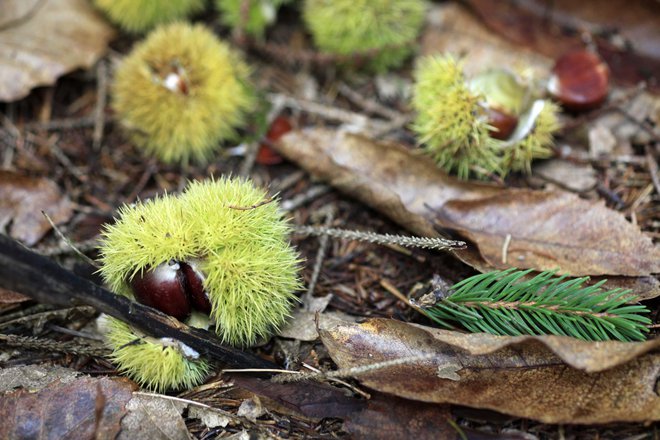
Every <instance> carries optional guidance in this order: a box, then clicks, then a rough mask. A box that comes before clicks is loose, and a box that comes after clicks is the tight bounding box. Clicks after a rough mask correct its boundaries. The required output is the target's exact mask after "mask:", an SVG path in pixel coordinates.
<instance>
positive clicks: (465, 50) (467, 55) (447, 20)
mask: <svg viewBox="0 0 660 440" xmlns="http://www.w3.org/2000/svg"><path fill="white" fill-rule="evenodd" d="M427 22H428V25H427V26H426V28H425V29H424V33H423V34H422V38H421V46H422V48H421V54H422V55H430V54H437V53H442V52H451V53H454V54H456V55H459V56H460V57H461V60H462V62H463V68H464V70H465V73H466V74H467V75H468V76H473V75H476V74H478V73H480V72H482V71H484V70H486V69H489V68H501V67H504V66H508V67H512V68H516V69H529V68H532V69H533V70H534V71H535V73H536V74H537V75H540V76H543V74H544V73H546V72H548V71H549V70H550V68H551V67H552V59H551V58H548V57H546V56H545V55H542V54H539V53H537V52H534V51H533V50H531V49H529V48H526V47H524V45H519V44H514V43H511V42H509V41H508V40H506V39H505V38H502V37H500V36H499V35H498V34H497V33H496V32H494V31H491V30H489V29H488V28H486V27H485V26H484V25H483V23H482V22H481V21H480V20H479V19H478V18H476V17H475V16H474V15H473V14H470V12H469V11H468V10H467V9H466V8H464V7H463V6H461V5H459V4H457V3H453V2H447V3H442V4H439V5H438V4H435V5H433V6H432V7H431V8H430V9H429V12H428V15H427Z"/></svg>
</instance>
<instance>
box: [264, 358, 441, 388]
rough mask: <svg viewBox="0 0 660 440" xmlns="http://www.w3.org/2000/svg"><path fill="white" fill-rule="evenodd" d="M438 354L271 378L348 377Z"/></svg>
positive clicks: (290, 379) (288, 380)
mask: <svg viewBox="0 0 660 440" xmlns="http://www.w3.org/2000/svg"><path fill="white" fill-rule="evenodd" d="M437 356H438V355H437V353H426V354H422V355H418V356H408V357H403V358H396V359H390V360H387V361H382V362H375V363H373V364H367V365H360V366H357V367H352V368H342V369H339V370H335V371H328V372H323V371H319V372H317V373H301V374H299V375H295V376H292V375H288V374H280V375H277V376H275V377H273V378H272V379H271V380H272V381H273V382H275V383H287V382H300V381H303V380H324V379H330V378H346V377H355V376H362V375H365V374H370V373H373V372H374V371H378V370H382V369H384V368H389V367H396V366H398V365H406V364H411V363H415V362H419V361H425V360H429V359H433V358H435V357H437Z"/></svg>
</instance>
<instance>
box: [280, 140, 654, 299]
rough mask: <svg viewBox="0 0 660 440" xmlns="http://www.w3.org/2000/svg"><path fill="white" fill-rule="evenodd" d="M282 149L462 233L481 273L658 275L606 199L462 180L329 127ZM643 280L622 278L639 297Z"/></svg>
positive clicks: (324, 173) (350, 186)
mask: <svg viewBox="0 0 660 440" xmlns="http://www.w3.org/2000/svg"><path fill="white" fill-rule="evenodd" d="M276 148H277V149H278V151H279V152H280V153H281V154H283V155H284V156H285V157H287V158H289V159H290V160H292V161H294V162H296V163H298V164H299V165H300V166H301V167H302V168H305V169H306V170H308V171H309V172H311V173H312V174H314V175H315V176H317V177H319V178H321V179H323V180H326V181H328V182H329V183H331V184H332V185H333V186H335V187H337V188H339V189H340V190H342V191H345V192H347V193H348V194H351V195H353V196H354V197H356V198H358V199H360V200H362V201H363V202H365V203H367V204H368V205H370V206H372V207H373V208H375V209H378V210H380V211H381V212H382V213H383V214H385V215H387V216H388V217H390V218H391V219H393V220H394V221H396V222H397V223H399V224H401V225H402V226H404V227H406V228H408V229H410V230H411V231H413V232H415V233H417V234H420V235H425V236H434V235H437V231H436V228H438V227H440V228H446V229H451V230H453V231H456V232H459V233H461V234H463V236H464V237H465V238H468V239H471V240H473V241H474V244H475V245H476V249H474V248H471V249H467V250H465V251H456V255H458V256H459V257H460V258H461V259H463V260H464V261H466V262H467V263H468V264H471V265H472V266H474V267H476V268H478V269H479V270H482V271H484V270H492V269H496V268H507V267H511V266H515V267H519V268H535V269H541V270H545V269H556V268H559V269H560V271H561V272H563V273H566V274H569V275H573V276H577V275H626V276H634V277H644V276H647V275H650V274H651V273H656V272H660V249H659V248H658V246H655V245H654V244H653V242H652V241H651V239H650V238H648V237H647V236H645V235H644V234H643V233H641V232H640V230H639V228H638V227H636V226H634V225H632V224H630V223H629V222H627V221H626V220H625V218H624V217H623V216H622V215H621V214H620V213H618V212H616V211H613V210H610V209H608V208H606V207H605V206H604V205H603V204H602V203H600V202H593V201H588V200H583V199H580V198H579V197H577V196H575V195H573V194H571V193H564V192H549V191H534V190H528V189H513V188H501V187H496V186H493V185H487V184H484V183H477V182H466V181H459V180H457V179H455V178H453V177H450V176H448V175H447V174H445V173H444V172H443V171H441V170H440V169H439V168H438V167H437V166H436V165H435V164H434V163H433V162H432V160H430V159H429V158H428V157H426V156H425V155H423V154H421V151H419V150H416V151H412V150H410V149H408V148H406V147H404V146H402V145H399V144H395V143H386V142H375V141H372V140H370V139H367V138H365V137H363V136H360V135H355V134H350V133H346V132H342V131H336V130H330V129H323V128H314V129H308V130H304V131H294V132H290V133H288V134H287V135H285V136H284V137H283V138H282V139H281V140H280V141H279V142H278V144H277V145H276ZM507 237H510V238H507ZM507 241H508V248H507V247H506V246H505V245H504V244H505V242H507ZM641 281H642V280H640V279H639V278H630V279H627V280H622V279H619V280H618V282H619V285H629V286H631V287H639V288H640V289H641V291H640V290H636V293H637V294H638V295H641V296H643V297H646V298H649V297H653V296H657V295H658V294H660V293H659V292H658V290H659V289H658V284H657V281H656V280H654V279H653V278H652V277H646V278H644V279H643V282H641ZM644 286H645V287H644ZM644 289H650V290H644Z"/></svg>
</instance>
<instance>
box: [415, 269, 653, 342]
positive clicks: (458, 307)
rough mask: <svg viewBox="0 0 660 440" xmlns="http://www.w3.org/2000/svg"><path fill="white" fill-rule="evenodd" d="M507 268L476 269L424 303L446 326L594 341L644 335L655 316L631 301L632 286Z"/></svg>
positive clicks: (426, 310) (436, 291)
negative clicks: (608, 287) (478, 271)
mask: <svg viewBox="0 0 660 440" xmlns="http://www.w3.org/2000/svg"><path fill="white" fill-rule="evenodd" d="M530 272H532V270H525V271H521V270H516V269H507V270H504V271H494V272H488V273H484V274H479V275H475V276H473V277H470V278H467V279H465V280H463V281H461V282H459V283H457V284H455V285H454V286H452V287H451V288H449V289H442V288H439V289H434V292H433V294H434V296H435V298H434V304H432V305H428V306H421V310H422V311H423V312H424V313H425V314H426V315H427V316H428V317H429V318H430V319H432V320H433V321H435V322H436V323H438V324H439V325H441V326H443V327H446V328H453V326H452V325H451V324H450V322H455V323H459V324H460V325H462V326H463V327H465V328H466V329H468V330H469V331H471V332H486V333H492V334H496V335H510V336H518V335H530V334H531V335H546V334H550V335H563V336H572V337H575V338H578V339H584V340H590V341H605V340H611V339H616V340H620V341H642V340H644V339H645V335H644V334H645V333H647V332H648V328H647V325H649V324H651V320H650V319H649V318H647V317H646V316H643V314H646V313H648V312H649V310H648V309H647V308H646V306H643V305H636V304H629V302H630V301H631V300H633V299H634V298H631V295H630V292H631V291H630V290H625V289H620V288H617V289H612V290H605V289H603V288H602V286H603V285H604V284H605V280H603V281H600V282H598V283H596V284H594V285H591V286H585V282H586V281H587V280H588V279H589V278H588V277H582V278H575V279H569V278H567V277H566V276H565V275H563V276H555V272H554V271H546V272H542V273H539V274H538V275H536V276H535V277H533V278H532V279H529V280H525V279H524V277H525V276H526V275H528V274H529V273H530Z"/></svg>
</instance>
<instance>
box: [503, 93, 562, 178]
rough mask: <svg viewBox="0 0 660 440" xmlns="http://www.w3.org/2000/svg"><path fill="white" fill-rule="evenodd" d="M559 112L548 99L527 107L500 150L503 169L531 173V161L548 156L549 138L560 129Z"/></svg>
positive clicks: (549, 149) (550, 149)
mask: <svg viewBox="0 0 660 440" xmlns="http://www.w3.org/2000/svg"><path fill="white" fill-rule="evenodd" d="M559 111H560V109H559V106H558V105H557V104H555V103H554V102H552V101H548V100H540V99H539V100H536V101H534V102H533V103H532V104H531V105H530V106H529V108H528V109H527V110H526V112H525V113H523V114H522V115H521V117H520V122H519V123H518V125H519V126H518V129H517V130H516V131H515V132H514V133H513V135H512V136H511V139H510V140H509V141H508V142H506V143H505V147H504V149H503V150H502V151H503V153H504V156H503V159H502V162H503V168H504V169H505V170H513V171H524V172H526V173H531V172H532V160H534V159H545V158H548V157H551V156H552V154H553V152H552V143H553V141H554V136H553V135H554V133H556V132H557V130H559V128H560V124H559V119H558V118H557V115H558V114H559Z"/></svg>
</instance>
